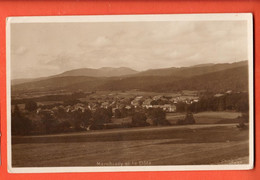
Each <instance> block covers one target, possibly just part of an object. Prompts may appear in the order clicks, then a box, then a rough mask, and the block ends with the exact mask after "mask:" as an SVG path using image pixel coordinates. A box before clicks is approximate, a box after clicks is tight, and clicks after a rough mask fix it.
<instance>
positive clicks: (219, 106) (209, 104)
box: [177, 93, 249, 112]
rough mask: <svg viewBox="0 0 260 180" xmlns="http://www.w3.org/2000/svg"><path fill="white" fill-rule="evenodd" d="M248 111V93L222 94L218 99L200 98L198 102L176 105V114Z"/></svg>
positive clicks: (212, 97) (213, 97)
mask: <svg viewBox="0 0 260 180" xmlns="http://www.w3.org/2000/svg"><path fill="white" fill-rule="evenodd" d="M248 109H249V101H248V93H232V94H223V95H222V96H220V97H215V96H213V95H211V96H202V97H201V98H200V100H199V101H198V102H193V103H192V104H186V103H184V102H179V103H177V112H187V111H191V112H202V111H225V110H232V111H238V112H247V111H248Z"/></svg>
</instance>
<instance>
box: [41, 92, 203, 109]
mask: <svg viewBox="0 0 260 180" xmlns="http://www.w3.org/2000/svg"><path fill="white" fill-rule="evenodd" d="M198 101H199V97H197V96H188V95H186V96H185V95H182V96H180V95H176V96H174V97H172V96H169V97H166V96H163V95H157V96H154V97H151V96H149V97H144V96H135V97H134V98H123V97H122V98H118V99H115V100H113V101H111V100H110V101H107V100H103V101H98V102H88V103H86V104H84V103H77V104H75V105H67V106H64V105H59V106H55V107H53V108H51V109H49V110H50V111H52V112H56V111H58V110H59V109H63V110H64V111H65V112H74V111H78V110H81V111H82V112H84V111H85V110H86V109H89V110H91V111H95V110H96V109H98V108H112V111H113V112H115V110H116V109H123V108H126V109H132V108H140V107H142V108H147V109H149V108H162V109H163V110H164V111H166V112H175V111H176V104H177V103H178V102H183V103H186V104H192V103H194V102H198ZM158 102H159V103H158ZM42 110H43V109H41V108H38V109H37V113H39V112H40V111H42Z"/></svg>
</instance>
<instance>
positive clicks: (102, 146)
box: [12, 124, 249, 167]
mask: <svg viewBox="0 0 260 180" xmlns="http://www.w3.org/2000/svg"><path fill="white" fill-rule="evenodd" d="M248 139H249V137H248V130H243V131H241V130H238V129H237V128H236V124H222V125H218V124H211V125H188V126H169V127H145V128H133V129H113V130H104V131H90V132H83V133H73V134H59V135H43V136H29V137H13V139H12V165H13V167H51V166H106V165H109V166H118V165H119V166H124V165H195V164H236V163H237V162H239V163H248V155H249V149H248V148H249V142H248ZM237 160H239V161H237Z"/></svg>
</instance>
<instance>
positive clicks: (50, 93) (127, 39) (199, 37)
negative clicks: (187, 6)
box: [6, 13, 254, 173]
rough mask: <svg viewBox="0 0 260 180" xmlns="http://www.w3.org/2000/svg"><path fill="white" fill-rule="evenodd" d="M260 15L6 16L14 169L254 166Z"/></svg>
mask: <svg viewBox="0 0 260 180" xmlns="http://www.w3.org/2000/svg"><path fill="white" fill-rule="evenodd" d="M252 18H253V17H252V14H250V13H238V14H234V13H230V14H175V15H100V16H45V17H43V16H39V17H9V18H7V29H6V30H7V38H6V39H7V110H8V112H7V116H8V117H7V121H8V127H7V128H8V144H7V145H8V171H9V172H11V173H40V172H117V171H179V170H181V171H183V170H246V169H252V168H253V167H254V137H253V129H254V91H253V84H254V79H253V73H254V67H253V64H254V63H253V23H252V21H253V19H252Z"/></svg>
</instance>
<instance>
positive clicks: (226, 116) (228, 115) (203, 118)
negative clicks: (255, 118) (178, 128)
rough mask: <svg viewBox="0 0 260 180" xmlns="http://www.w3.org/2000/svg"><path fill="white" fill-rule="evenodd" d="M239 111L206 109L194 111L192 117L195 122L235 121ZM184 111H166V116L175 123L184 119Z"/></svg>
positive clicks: (239, 113) (216, 122)
mask: <svg viewBox="0 0 260 180" xmlns="http://www.w3.org/2000/svg"><path fill="white" fill-rule="evenodd" d="M241 115H242V114H241V112H232V111H206V112H199V113H194V114H193V117H194V119H195V121H196V124H218V123H221V124H223V123H237V122H238V120H236V118H237V117H239V116H241ZM185 116H186V114H185V113H168V114H167V116H166V118H167V120H168V121H170V123H171V124H176V122H177V121H178V120H179V119H184V118H185Z"/></svg>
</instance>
